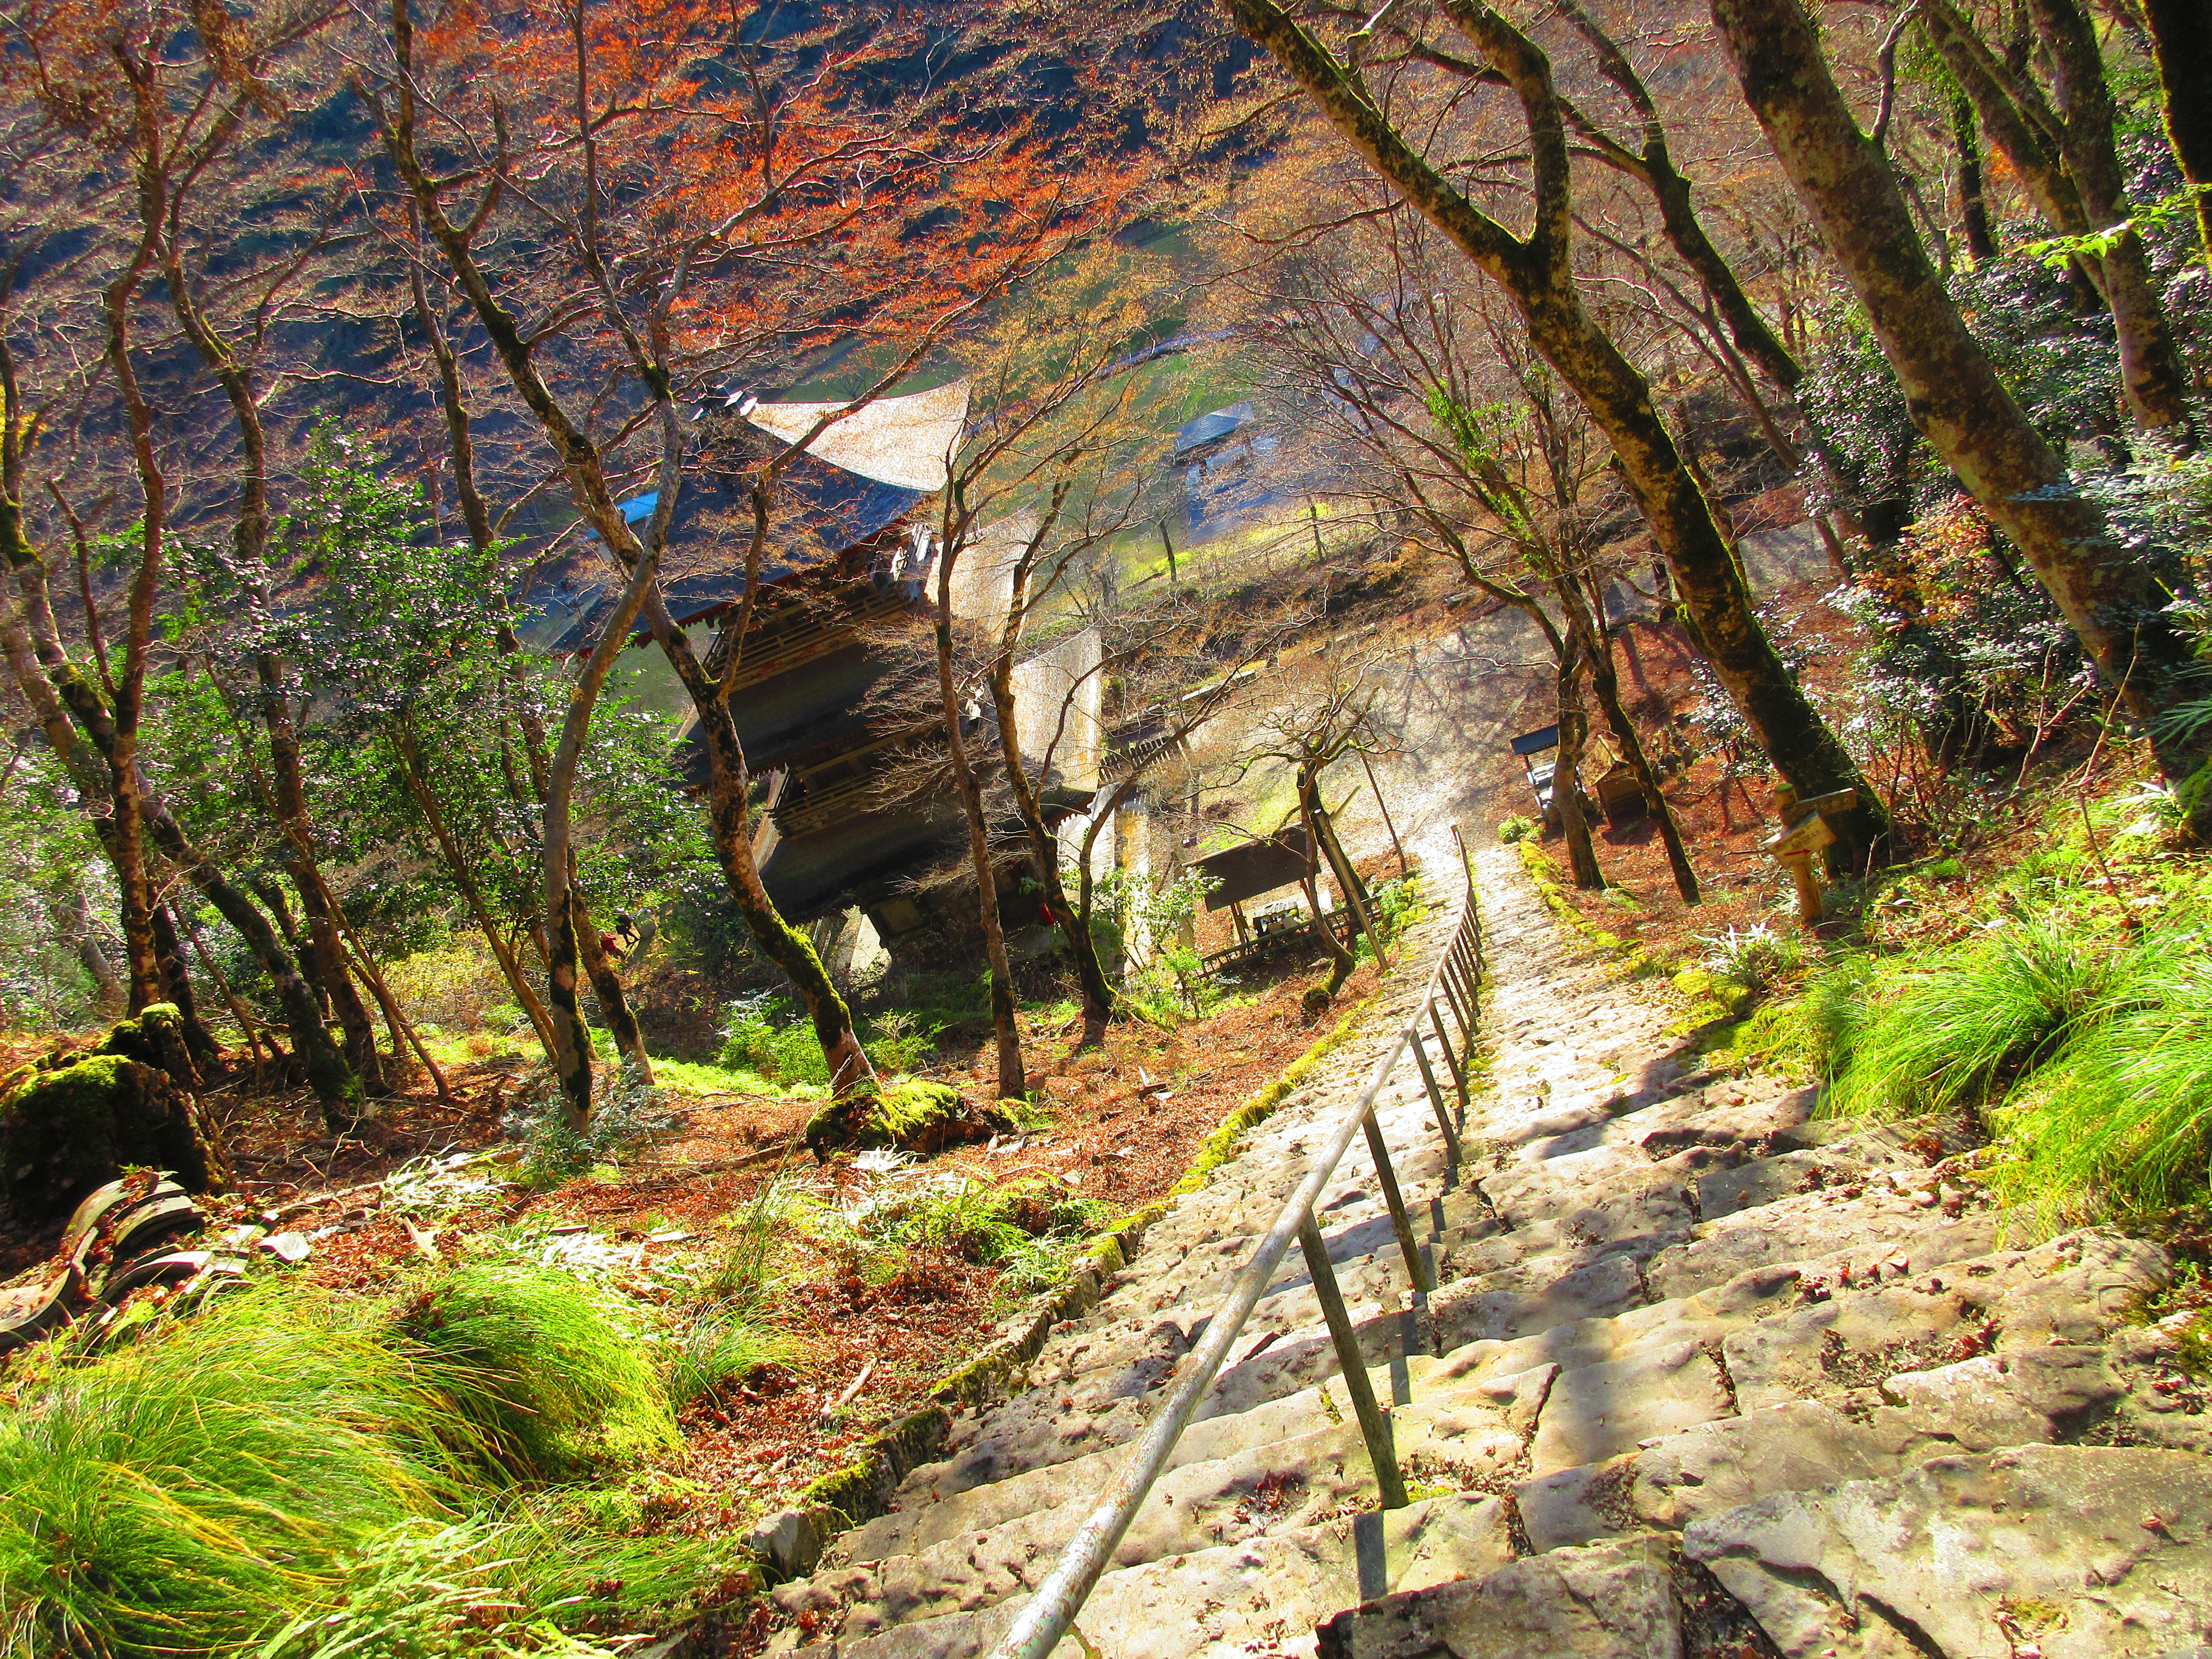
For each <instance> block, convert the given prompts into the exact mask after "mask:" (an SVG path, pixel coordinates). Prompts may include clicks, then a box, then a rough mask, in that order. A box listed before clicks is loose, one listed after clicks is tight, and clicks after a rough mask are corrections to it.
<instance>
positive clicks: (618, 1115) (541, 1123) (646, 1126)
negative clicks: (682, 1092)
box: [507, 1068, 683, 1190]
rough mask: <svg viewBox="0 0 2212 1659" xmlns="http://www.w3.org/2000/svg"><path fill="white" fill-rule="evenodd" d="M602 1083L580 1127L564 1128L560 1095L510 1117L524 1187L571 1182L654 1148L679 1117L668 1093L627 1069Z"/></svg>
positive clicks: (615, 1073)
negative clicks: (595, 1103) (599, 1167)
mask: <svg viewBox="0 0 2212 1659" xmlns="http://www.w3.org/2000/svg"><path fill="white" fill-rule="evenodd" d="M603 1087H604V1090H605V1092H604V1094H603V1095H602V1096H601V1097H600V1100H599V1104H598V1106H597V1107H596V1108H595V1109H593V1111H592V1116H591V1120H590V1121H589V1122H587V1123H586V1124H585V1126H584V1127H583V1128H582V1129H580V1130H577V1129H572V1128H570V1127H568V1120H567V1119H566V1118H565V1117H564V1116H563V1115H562V1109H561V1105H562V1103H561V1099H560V1097H559V1096H558V1095H551V1096H549V1097H547V1098H545V1099H544V1100H543V1101H541V1102H539V1103H538V1107H537V1109H535V1110H534V1111H532V1112H529V1113H526V1114H524V1115H509V1118H508V1121H507V1133H508V1134H509V1135H511V1136H513V1137H514V1138H516V1139H520V1141H521V1142H522V1146H523V1154H522V1164H521V1168H520V1174H521V1176H522V1179H523V1182H524V1183H525V1184H526V1185H527V1186H531V1187H535V1188H540V1189H541V1190H542V1189H544V1188H550V1187H557V1186H559V1185H560V1184H561V1183H562V1182H564V1181H572V1180H574V1178H575V1177H576V1176H580V1175H582V1174H583V1173H584V1172H585V1171H586V1170H590V1169H592V1167H593V1166H594V1165H597V1164H605V1163H610V1162H613V1161H615V1160H617V1159H619V1158H623V1157H625V1156H628V1155H629V1154H632V1153H635V1152H641V1151H642V1150H645V1149H647V1148H648V1147H650V1146H653V1144H654V1143H656V1142H657V1141H659V1140H661V1139H664V1138H665V1137H666V1136H667V1135H669V1134H670V1133H673V1132H674V1130H675V1128H676V1127H677V1125H678V1123H679V1122H680V1121H682V1118H683V1112H682V1109H680V1108H678V1107H677V1106H676V1105H674V1104H672V1103H671V1102H670V1100H669V1098H668V1093H667V1091H665V1089H660V1088H657V1087H654V1086H653V1085H647V1084H645V1083H641V1082H640V1081H639V1080H638V1079H637V1078H636V1077H635V1074H633V1073H631V1072H630V1071H629V1070H628V1069H627V1068H624V1069H622V1070H619V1071H610V1072H608V1073H605V1074H604V1080H603Z"/></svg>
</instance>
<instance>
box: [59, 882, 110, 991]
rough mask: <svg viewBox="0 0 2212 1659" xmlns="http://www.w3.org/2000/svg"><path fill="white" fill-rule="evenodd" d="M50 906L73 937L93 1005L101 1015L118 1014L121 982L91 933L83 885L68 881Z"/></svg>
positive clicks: (89, 915) (90, 916) (97, 940)
mask: <svg viewBox="0 0 2212 1659" xmlns="http://www.w3.org/2000/svg"><path fill="white" fill-rule="evenodd" d="M52 908H53V913H54V920H55V921H57V922H58V923H59V924H61V925H62V927H63V929H64V932H65V933H72V934H74V935H75V936H76V959H77V961H78V963H80V964H81V965H82V967H83V969H84V971H85V972H86V973H88V974H89V975H91V976H92V985H93V1005H94V1007H96V1008H97V1009H98V1010H99V1011H100V1012H101V1013H103V1014H118V1013H120V1012H122V1011H123V999H124V990H123V981H121V980H119V979H118V978H117V977H116V976H115V964H114V963H112V962H110V961H109V960H108V959H107V952H106V951H103V950H101V949H100V940H99V939H97V938H95V937H94V934H93V931H92V907H91V906H90V905H88V904H87V903H86V902H85V898H84V884H82V882H75V881H73V882H71V883H70V884H69V887H68V889H67V890H66V892H65V894H64V897H63V898H62V899H61V900H60V901H59V902H57V903H56V904H55V905H54V906H53V907H52Z"/></svg>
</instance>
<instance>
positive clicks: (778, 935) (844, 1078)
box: [646, 601, 876, 1095]
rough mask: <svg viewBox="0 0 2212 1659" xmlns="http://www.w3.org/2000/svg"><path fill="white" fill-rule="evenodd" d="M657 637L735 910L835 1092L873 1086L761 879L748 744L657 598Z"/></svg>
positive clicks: (862, 1055) (841, 1002)
mask: <svg viewBox="0 0 2212 1659" xmlns="http://www.w3.org/2000/svg"><path fill="white" fill-rule="evenodd" d="M646 614H647V621H648V622H649V623H651V624H652V627H653V638H654V640H655V641H657V642H658V643H659V646H660V649H661V653H662V654H663V655H665V657H666V658H667V659H668V660H669V663H670V665H671V666H673V667H674V669H675V670H676V678H678V680H679V681H681V682H682V683H683V686H684V690H685V691H686V692H688V693H689V694H690V698H691V706H692V708H694V709H695V710H696V711H697V713H698V716H699V733H700V736H701V737H702V738H703V739H704V740H705V742H706V744H707V765H708V777H707V814H708V825H709V827H710V829H711V830H712V832H713V838H714V856H715V858H716V859H717V860H719V861H720V864H721V866H722V875H723V878H724V879H725V880H726V882H727V883H728V884H729V888H730V896H731V897H732V898H733V899H734V900H735V901H736V902H737V906H738V914H739V915H742V916H744V919H745V927H746V930H747V931H748V932H750V933H751V934H752V936H753V942H754V943H755V944H757V945H759V946H760V948H761V952H762V954H763V955H764V956H765V957H768V959H769V961H770V962H772V963H775V965H776V966H777V968H779V969H781V970H782V973H783V975H784V977H785V978H786V979H787V980H789V981H791V985H792V988H793V990H795V991H797V992H798V993H799V999H800V1000H801V1001H803V1002H804V1003H805V1005H806V1013H807V1018H809V1019H810V1020H811V1022H812V1024H813V1026H814V1037H815V1041H817V1042H819V1043H820V1044H821V1045H822V1057H823V1060H825V1061H826V1062H827V1063H828V1065H829V1085H830V1091H831V1092H832V1093H833V1094H837V1095H843V1094H846V1093H848V1092H850V1091H854V1090H856V1089H869V1090H872V1089H873V1088H874V1087H875V1086H876V1070H875V1067H874V1066H872V1065H870V1064H869V1063H868V1056H867V1054H866V1052H865V1051H864V1050H863V1049H862V1048H861V1047H860V1036H859V1034H858V1033H856V1032H855V1031H854V1029H853V1013H852V1010H851V1009H850V1008H849V1007H848V1006H846V1002H845V999H844V998H843V997H842V995H840V994H838V990H837V987H836V986H835V985H833V984H832V983H830V981H829V972H828V970H826V969H824V968H823V966H822V958H821V957H819V956H818V955H817V954H816V953H815V950H814V946H813V945H812V943H811V941H809V939H807V937H806V935H805V933H801V932H799V929H797V928H796V927H793V926H792V925H791V924H790V923H789V922H787V921H785V920H784V919H783V916H782V914H781V912H780V911H778V910H777V909H776V908H775V900H773V899H771V898H770V897H769V896H768V889H767V888H766V887H764V886H763V885H762V884H761V878H760V866H758V865H757V863H755V862H754V860H753V837H752V823H751V819H752V813H751V809H750V806H749V805H748V804H747V802H746V800H745V792H746V790H747V789H748V788H749V787H750V784H751V777H750V774H749V772H748V771H747V769H746V766H745V750H744V744H743V743H742V742H741V741H739V739H738V726H737V722H736V721H735V720H732V718H731V717H730V707H729V704H728V702H726V700H725V699H724V698H723V696H721V693H720V689H719V688H718V687H717V686H716V684H715V683H714V681H713V680H712V679H710V678H708V675H707V671H706V669H705V667H704V666H703V665H702V664H701V663H700V661H699V658H698V653H696V652H695V651H693V650H692V648H691V642H690V641H689V640H687V639H685V638H684V635H683V634H682V632H681V631H680V630H678V629H677V627H676V625H675V624H674V623H673V622H671V620H670V619H669V617H668V612H667V609H666V607H665V606H664V605H660V604H659V603H658V601H656V602H655V603H654V604H653V605H651V606H649V607H648V608H647V613H646Z"/></svg>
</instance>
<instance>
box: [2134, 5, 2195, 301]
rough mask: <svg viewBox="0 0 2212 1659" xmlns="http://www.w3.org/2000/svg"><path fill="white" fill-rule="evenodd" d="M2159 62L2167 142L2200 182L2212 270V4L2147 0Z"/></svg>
mask: <svg viewBox="0 0 2212 1659" xmlns="http://www.w3.org/2000/svg"><path fill="white" fill-rule="evenodd" d="M2143 21H2144V22H2145V23H2146V24H2148V26H2149V28H2150V40H2151V55H2152V57H2153V58H2155V59H2156V60H2157V63H2158V78H2159V84H2160V87H2161V88H2163V89H2164V90H2165V93H2166V96H2165V98H2164V99H2163V100H2160V101H2161V105H2162V109H2161V113H2162V114H2163V115H2164V116H2165V118H2166V142H2167V143H2169V144H2171V145H2172V147H2173V159H2174V160H2175V161H2178V162H2179V163H2180V165H2181V176H2182V177H2183V178H2184V179H2187V180H2188V181H2189V182H2190V183H2191V185H2195V186H2196V187H2197V238H2198V240H2199V243H2200V244H2201V246H2202V248H2203V254H2204V263H2205V265H2206V267H2207V269H2208V270H2212V95H2209V94H2212V7H2208V6H2207V5H2205V3H2204V0H2143Z"/></svg>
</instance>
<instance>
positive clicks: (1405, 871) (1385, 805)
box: [1359, 749, 1413, 878]
mask: <svg viewBox="0 0 2212 1659" xmlns="http://www.w3.org/2000/svg"><path fill="white" fill-rule="evenodd" d="M1359 764H1360V766H1361V767H1362V768H1363V769H1364V770H1365V771H1366V774H1367V787H1369V788H1370V789H1372V790H1373V791H1374V792H1375V810H1376V811H1378V812H1380V813H1382V815H1383V828H1384V829H1388V830H1389V832H1390V846H1391V848H1392V849H1393V850H1394V851H1395V853H1396V854H1398V874H1399V875H1400V876H1401V878H1403V877H1406V876H1410V875H1411V874H1413V866H1411V865H1409V864H1407V862H1406V843H1405V842H1402V841H1400V840H1399V839H1398V826H1397V825H1396V824H1395V823H1391V822H1390V804H1389V802H1388V801H1386V800H1384V799H1383V786H1382V785H1381V784H1379V783H1377V782H1376V781H1375V769H1374V767H1373V766H1372V765H1370V763H1369V762H1368V759H1367V751H1366V750H1364V749H1363V750H1360V751H1359Z"/></svg>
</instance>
